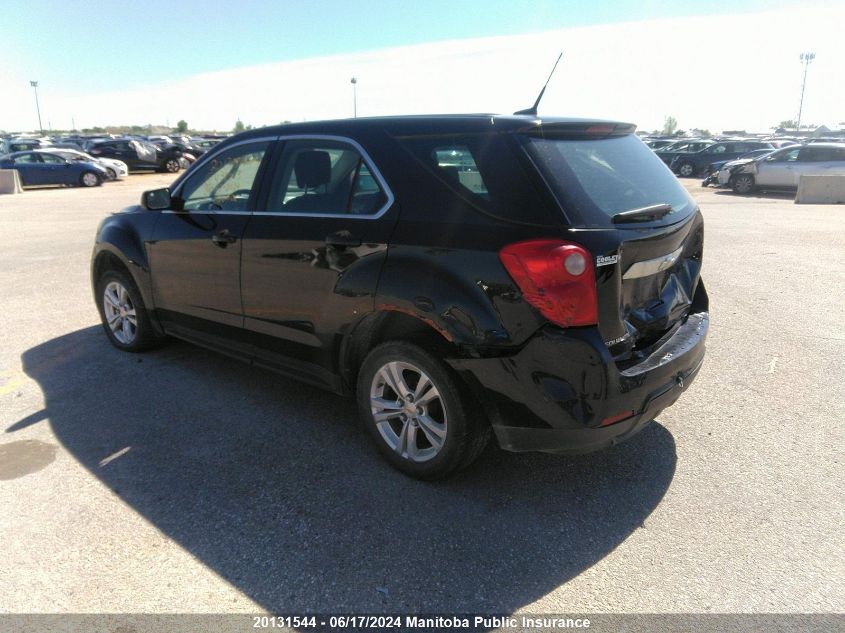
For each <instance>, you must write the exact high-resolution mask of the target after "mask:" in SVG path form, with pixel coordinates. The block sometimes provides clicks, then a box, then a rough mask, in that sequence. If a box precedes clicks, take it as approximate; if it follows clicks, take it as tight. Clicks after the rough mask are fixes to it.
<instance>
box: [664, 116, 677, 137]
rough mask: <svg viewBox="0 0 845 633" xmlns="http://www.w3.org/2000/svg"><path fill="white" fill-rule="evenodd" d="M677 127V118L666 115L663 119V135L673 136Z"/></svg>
mask: <svg viewBox="0 0 845 633" xmlns="http://www.w3.org/2000/svg"><path fill="white" fill-rule="evenodd" d="M677 129H678V120H677V119H676V118H675V117H673V116H667V117H666V119H665V120H664V121H663V134H664V135H665V136H673V135H674V134H675V131H676V130H677Z"/></svg>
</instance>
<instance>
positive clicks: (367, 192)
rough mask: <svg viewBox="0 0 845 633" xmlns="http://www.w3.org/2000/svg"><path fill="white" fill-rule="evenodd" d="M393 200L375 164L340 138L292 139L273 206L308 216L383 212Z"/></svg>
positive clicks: (279, 168)
mask: <svg viewBox="0 0 845 633" xmlns="http://www.w3.org/2000/svg"><path fill="white" fill-rule="evenodd" d="M386 203H387V194H386V193H385V191H384V189H383V188H382V186H381V185H380V184H379V182H378V180H377V179H376V178H375V176H374V175H373V169H372V168H371V167H370V166H369V165H368V164H367V162H366V161H365V160H364V157H363V156H362V155H361V153H360V152H359V151H358V150H357V149H356V148H355V147H353V146H351V145H348V144H346V143H343V142H339V141H308V140H302V141H288V142H287V143H286V145H285V150H284V152H283V154H282V158H281V160H280V161H279V163H278V165H277V168H276V171H275V173H274V174H273V180H272V184H271V187H270V195H269V198H268V202H267V210H268V211H271V212H272V211H275V212H279V213H301V214H303V215H358V216H367V215H375V214H377V213H378V212H379V211H380V210H381V209H382V208H383V207H384V205H385V204H386Z"/></svg>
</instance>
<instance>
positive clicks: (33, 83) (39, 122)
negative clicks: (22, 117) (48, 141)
mask: <svg viewBox="0 0 845 633" xmlns="http://www.w3.org/2000/svg"><path fill="white" fill-rule="evenodd" d="M29 85H30V86H32V89H33V90H34V91H35V111H36V112H38V129H39V130H40V132H41V136H44V126H43V125H41V106H39V105H38V82H37V81H30V82H29Z"/></svg>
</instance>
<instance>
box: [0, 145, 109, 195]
mask: <svg viewBox="0 0 845 633" xmlns="http://www.w3.org/2000/svg"><path fill="white" fill-rule="evenodd" d="M0 169H16V170H17V171H18V173H19V174H20V177H21V184H22V185H23V186H24V187H32V186H35V185H79V186H82V187H97V186H99V185H101V184H102V183H103V181H104V180H108V174H107V173H106V170H105V169H103V168H102V167H100V166H99V165H96V164H94V163H80V162H75V161H74V162H71V161H69V160H65V159H64V158H62V157H60V156H56V155H54V154H45V153H43V152H14V153H13V154H8V155H6V156H3V157H0Z"/></svg>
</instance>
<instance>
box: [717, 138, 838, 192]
mask: <svg viewBox="0 0 845 633" xmlns="http://www.w3.org/2000/svg"><path fill="white" fill-rule="evenodd" d="M803 174H845V143H812V144H810V145H799V146H796V147H785V148H783V149H779V150H776V151H774V152H772V153H771V154H769V155H768V156H764V157H763V158H758V159H756V160H749V161H738V162H737V163H735V164H733V165H731V166H728V165H726V166H725V167H723V168H722V170H721V171H720V172H719V184H721V185H729V186H730V187H731V188H732V189H733V190H734V191H735V192H736V193H751V192H752V191H754V190H755V189H795V188H797V187H798V180H799V178H800V177H801V175H803Z"/></svg>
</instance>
